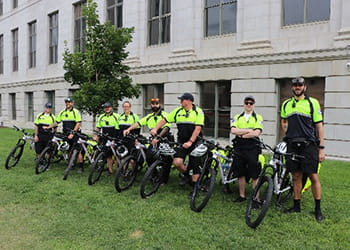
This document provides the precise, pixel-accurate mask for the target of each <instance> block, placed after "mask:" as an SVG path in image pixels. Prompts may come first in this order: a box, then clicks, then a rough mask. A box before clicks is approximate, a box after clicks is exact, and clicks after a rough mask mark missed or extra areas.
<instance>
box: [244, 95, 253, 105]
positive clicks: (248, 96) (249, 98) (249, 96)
mask: <svg viewBox="0 0 350 250" xmlns="http://www.w3.org/2000/svg"><path fill="white" fill-rule="evenodd" d="M247 100H252V101H253V102H254V103H255V98H254V96H252V95H247V96H246V97H244V101H247Z"/></svg>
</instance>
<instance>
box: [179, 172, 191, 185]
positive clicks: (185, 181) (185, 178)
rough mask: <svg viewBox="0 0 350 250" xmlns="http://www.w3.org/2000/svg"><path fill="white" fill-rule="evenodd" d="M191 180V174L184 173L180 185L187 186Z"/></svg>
mask: <svg viewBox="0 0 350 250" xmlns="http://www.w3.org/2000/svg"><path fill="white" fill-rule="evenodd" d="M190 180H191V176H189V175H184V176H183V177H182V179H181V181H180V182H179V185H180V186H185V185H186V184H188V183H190Z"/></svg>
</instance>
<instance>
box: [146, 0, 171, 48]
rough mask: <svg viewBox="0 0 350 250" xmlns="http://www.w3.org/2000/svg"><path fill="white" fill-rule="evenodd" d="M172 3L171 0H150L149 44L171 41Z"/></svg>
mask: <svg viewBox="0 0 350 250" xmlns="http://www.w3.org/2000/svg"><path fill="white" fill-rule="evenodd" d="M170 3H171V2H170V0H149V19H148V32H149V33H148V44H149V45H155V44H161V43H168V42H170V7H171V6H170Z"/></svg>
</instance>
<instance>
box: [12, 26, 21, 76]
mask: <svg viewBox="0 0 350 250" xmlns="http://www.w3.org/2000/svg"><path fill="white" fill-rule="evenodd" d="M18 33H19V29H18V28H15V29H13V30H11V35H12V72H17V71H18V68H19V65H18V64H19V63H18V43H19V39H18Z"/></svg>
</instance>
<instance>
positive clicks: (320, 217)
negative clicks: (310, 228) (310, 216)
mask: <svg viewBox="0 0 350 250" xmlns="http://www.w3.org/2000/svg"><path fill="white" fill-rule="evenodd" d="M315 219H316V220H317V221H318V222H320V221H323V220H324V216H323V214H322V212H321V210H318V211H315Z"/></svg>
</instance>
